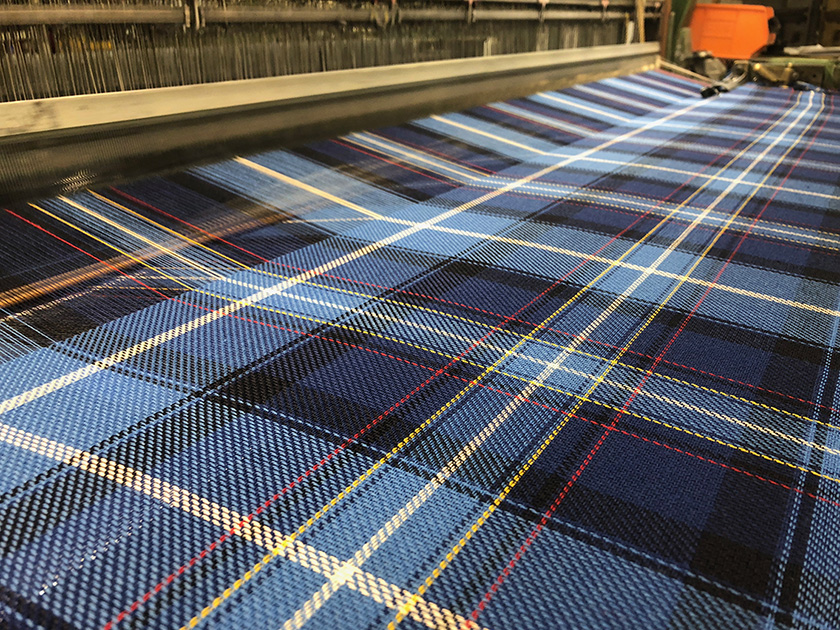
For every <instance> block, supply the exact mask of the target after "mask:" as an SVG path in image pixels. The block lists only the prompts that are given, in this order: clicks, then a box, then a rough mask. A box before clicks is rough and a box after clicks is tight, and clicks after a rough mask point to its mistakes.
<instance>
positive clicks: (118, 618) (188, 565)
mask: <svg viewBox="0 0 840 630" xmlns="http://www.w3.org/2000/svg"><path fill="white" fill-rule="evenodd" d="M644 216H646V215H643V216H640V217H639V218H637V219H636V221H634V222H633V223H631V224H630V225H628V226H627V227H626V228H625V229H624V230H622V231H621V232H619V233H618V234H616V235H615V236H613V237H612V238H611V239H610V240H609V241H608V242H607V243H605V244H604V245H603V246H601V247H600V248H599V249H598V250H597V251H596V252H595V253H594V254H592V255H591V256H593V257H594V256H597V255H598V254H599V253H600V252H601V251H603V250H604V249H605V248H607V247H608V246H609V245H611V244H612V243H613V242H615V241H616V240H618V239H619V238H620V237H621V236H622V235H623V234H624V233H625V232H627V231H628V230H630V229H632V228H633V226H635V224H636V223H638V222H639V221H641V220H642V219H643V218H644ZM587 262H589V260H583V261H581V262H579V263H578V264H577V265H576V266H575V267H574V268H573V269H572V270H570V271H569V272H568V273H566V274H565V275H564V276H563V277H562V278H559V279H558V280H556V281H555V282H554V283H553V284H551V285H550V286H549V287H548V288H546V289H545V290H544V291H543V292H542V293H540V294H539V295H537V296H536V297H534V298H533V299H532V300H530V301H529V302H528V303H527V304H525V305H524V306H522V307H521V308H519V309H518V310H517V311H516V312H515V313H513V315H508V316H506V317H505V319H504V321H503V322H501V323H500V324H498V325H497V328H494V329H492V330H490V331H488V332H487V333H486V334H485V335H484V336H483V337H481V338H480V339H479V340H477V341H475V342H473V343H472V344H471V345H470V346H469V347H468V348H467V349H465V350H464V351H463V352H461V354H459V355H458V356H457V357H455V358H454V359H452V360H451V361H450V362H449V363H447V364H446V365H445V366H444V367H443V368H440V369H439V370H437V371H436V372H435V373H434V374H433V375H432V376H430V377H429V378H428V379H426V380H425V381H424V382H423V383H421V384H420V385H419V386H417V387H416V388H415V389H414V390H412V391H411V392H409V393H408V394H407V395H406V396H404V397H403V398H402V399H400V401H398V402H397V403H395V404H394V405H392V406H391V408H389V409H388V410H387V411H386V412H385V413H383V414H381V415H380V416H379V417H377V418H376V419H375V420H374V421H372V422H371V423H369V424H368V425H367V426H365V427H364V428H363V429H362V430H361V431H359V432H358V433H357V434H356V435H354V436H353V437H351V438H348V439H347V440H345V441H344V442H343V443H342V444H341V445H340V446H338V447H337V448H336V449H334V450H333V451H332V452H331V453H329V454H328V455H327V456H326V457H324V458H323V459H322V460H321V461H319V462H317V463H316V464H314V465H313V466H311V467H310V468H309V469H307V470H306V471H304V472H303V473H301V475H300V476H298V478H297V479H296V480H295V481H293V482H292V483H290V484H288V485H287V486H286V487H284V488H282V489H281V490H279V491H278V492H276V493H275V494H274V495H273V496H272V497H271V498H269V499H267V500H266V501H265V502H263V504H262V505H260V506H259V507H258V508H257V509H256V510H254V511H253V512H251V513H250V514H249V515H248V516H246V517H245V518H243V519H242V521H241V522H240V523H237V524H236V525H234V527H233V528H231V529H230V530H228V531H227V532H226V533H225V534H223V535H222V536H221V537H220V538H219V539H217V540H216V541H215V542H213V543H211V545H213V547H215V546H217V545H219V544H221V543H222V542H224V541H225V540H227V539H228V538H230V537H231V536H232V535H233V534H234V533H235V532H236V530H237V529H239V528H241V527H242V525H244V524H245V523H247V522H249V521H251V520H252V519H253V518H254V517H255V516H256V515H257V514H260V513H261V512H263V511H264V510H265V509H267V508H268V507H269V506H270V505H271V504H272V503H274V502H275V501H277V499H279V498H280V497H281V496H282V495H283V494H285V493H286V492H287V491H288V490H290V489H291V488H293V487H294V486H295V485H297V484H298V483H300V482H303V481H304V480H305V479H306V478H307V477H309V476H310V475H311V474H312V473H313V472H315V471H316V470H317V469H318V468H320V467H321V466H323V465H325V464H326V463H328V462H329V461H330V460H331V459H332V458H333V457H335V456H336V455H337V454H338V453H340V452H341V451H342V450H344V449H345V448H346V447H347V446H349V445H350V444H352V443H353V442H355V441H356V440H357V439H358V438H359V437H361V436H362V435H363V434H364V433H365V432H367V431H368V430H370V429H371V428H373V427H374V426H375V425H376V424H378V423H379V422H380V421H381V420H382V419H384V418H385V417H386V416H387V415H389V414H390V413H391V412H393V411H394V410H395V409H397V407H399V406H400V405H402V404H403V403H404V402H406V401H407V400H408V399H409V398H410V397H411V396H413V395H414V394H415V393H416V392H418V391H419V390H420V389H421V388H423V387H425V386H426V385H427V384H428V383H430V382H432V381H433V380H434V379H435V378H437V377H438V376H440V375H441V374H444V373H445V372H446V370H448V369H449V368H450V367H451V366H452V365H454V364H455V363H456V362H458V361H459V360H460V359H461V358H463V357H464V356H465V355H466V354H468V353H469V352H471V351H472V350H473V349H474V348H476V347H477V346H479V345H480V344H481V343H483V342H484V341H485V340H486V339H488V338H489V337H490V336H492V335H493V334H495V332H497V331H498V330H499V329H500V328H501V327H502V326H505V325H507V324H508V323H510V322H511V321H514V319H515V317H516V316H517V315H519V314H520V313H521V312H522V311H524V310H526V309H527V308H529V307H530V306H531V305H533V304H534V303H536V302H537V301H538V300H540V299H542V297H544V296H545V295H546V294H548V293H549V292H550V291H552V290H553V289H554V288H555V287H557V286H558V285H559V284H561V283H562V282H563V281H564V280H565V279H566V278H568V277H569V276H571V275H572V274H573V273H575V272H576V271H578V269H580V268H581V267H583V266H584V265H585V264H586V263H587ZM211 550H212V548H211V547H210V546H208V547H205V549H204V550H202V551H200V552H199V553H198V554H196V555H195V556H193V557H192V558H191V559H190V560H189V561H187V562H186V563H185V564H183V565H181V566H180V567H179V568H178V569H176V570H175V571H173V572H172V573H171V574H169V575H168V576H166V577H165V578H163V579H162V580H160V581H159V582H158V583H157V584H155V585H154V586H152V587H151V588H150V589H149V590H147V592H146V593H144V594H143V595H142V596H140V598H138V599H137V600H135V601H134V602H132V603H131V604H130V605H129V606H128V607H127V608H126V609H125V610H123V611H122V612H120V613H119V614H118V615H117V616H116V617H115V618H114V619H112V620H111V621H109V622H108V623H106V624H105V625H104V626H103V630H110V629H111V628H113V626H114V625H115V624H117V623H119V622H120V621H121V620H122V619H125V618H126V617H127V616H128V615H129V614H130V613H131V612H132V606H135V605H140V604H142V603H145V602H146V601H148V600H149V599H150V598H151V597H152V596H153V595H154V594H155V593H157V592H160V590H161V589H162V588H163V587H164V586H166V585H168V584H171V583H172V582H173V581H174V580H175V579H176V578H177V576H179V575H182V574H183V573H185V572H186V570H187V569H188V568H191V567H192V566H194V565H195V564H197V563H198V562H199V560H200V559H203V558H204V557H205V556H206V555H207V554H208V553H209V551H211Z"/></svg>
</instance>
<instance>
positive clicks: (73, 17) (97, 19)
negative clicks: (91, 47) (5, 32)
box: [0, 6, 184, 26]
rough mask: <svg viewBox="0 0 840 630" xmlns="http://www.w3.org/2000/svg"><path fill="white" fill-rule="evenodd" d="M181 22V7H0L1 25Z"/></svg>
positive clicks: (182, 11)
mask: <svg viewBox="0 0 840 630" xmlns="http://www.w3.org/2000/svg"><path fill="white" fill-rule="evenodd" d="M183 23H184V9H183V8H181V7H171V8H167V7H139V6H138V7H131V8H129V7H80V6H75V7H30V8H26V9H19V8H16V7H9V6H5V7H0V26H34V25H38V24H183Z"/></svg>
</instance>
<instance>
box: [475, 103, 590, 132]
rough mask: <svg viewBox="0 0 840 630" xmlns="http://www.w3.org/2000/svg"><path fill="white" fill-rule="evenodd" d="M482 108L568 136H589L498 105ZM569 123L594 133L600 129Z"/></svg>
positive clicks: (546, 115)
mask: <svg viewBox="0 0 840 630" xmlns="http://www.w3.org/2000/svg"><path fill="white" fill-rule="evenodd" d="M481 109H489V110H491V111H494V112H499V113H500V114H502V115H504V116H509V117H511V118H516V119H517V120H521V121H523V122H526V123H529V124H532V125H539V126H540V127H545V128H546V129H550V130H552V131H555V132H560V133H565V134H566V135H567V136H577V137H578V138H586V137H587V135H586V134H585V133H575V132H574V131H566V130H564V129H561V128H559V127H552V126H551V125H549V124H547V123H544V122H539V121H537V120H531V119H530V118H525V117H524V116H518V115H517V114H511V113H510V112H506V111H503V110H501V109H499V108H498V107H491V106H490V105H484V106H482V107H481ZM522 109H524V110H526V111H529V112H531V113H534V114H537V115H538V116H545V117H546V118H554V117H553V116H551V115H549V114H545V113H541V112H536V111H534V110H532V109H529V108H527V107H522ZM557 120H558V121H561V122H565V121H562V120H561V119H559V118H558V119H557ZM567 124H569V125H572V126H574V127H580V128H581V129H585V130H586V131H591V132H592V133H598V131H599V130H598V129H593V128H592V127H587V126H586V125H579V124H577V123H567Z"/></svg>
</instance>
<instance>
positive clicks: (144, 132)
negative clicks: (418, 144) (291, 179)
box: [0, 43, 659, 200]
mask: <svg viewBox="0 0 840 630" xmlns="http://www.w3.org/2000/svg"><path fill="white" fill-rule="evenodd" d="M658 50H659V46H658V44H655V43H653V44H630V45H619V46H597V47H592V48H579V49H571V50H559V51H549V52H536V53H524V54H517V55H498V56H490V57H480V58H471V59H457V60H448V61H434V62H426V63H413V64H402V65H398V66H384V67H374V68H363V69H357V70H341V71H336V72H325V73H317V74H308V75H293V76H285V77H276V78H268V79H252V80H247V81H231V82H224V83H211V84H203V85H190V86H182V87H172V88H158V89H152V90H137V91H130V92H115V93H107V94H93V95H86V96H68V97H60V98H53V99H42V100H33V101H17V102H12V103H2V104H0V200H11V199H20V198H31V197H33V196H39V195H47V194H52V193H55V192H58V191H66V190H70V189H74V188H78V187H83V186H89V185H91V184H95V183H102V182H106V181H114V180H120V179H125V178H136V177H139V176H142V175H147V174H151V173H154V172H159V171H165V170H170V169H174V168H179V167H184V166H186V165H189V164H193V163H196V162H206V161H211V160H217V159H222V158H225V157H229V156H231V155H235V154H237V153H242V152H245V151H256V150H261V149H267V148H271V147H277V146H288V145H299V144H302V143H305V142H308V141H311V140H314V139H317V138H325V137H332V136H335V135H340V134H343V133H347V132H349V131H353V130H357V129H363V128H370V127H381V126H386V125H391V124H397V123H400V122H403V121H405V120H409V119H412V118H416V117H420V116H425V115H429V114H433V113H442V112H446V111H452V110H459V109H465V108H468V107H472V106H476V105H480V104H484V103H487V102H491V101H495V100H502V99H508V98H516V97H521V96H525V95H528V94H532V93H535V92H539V91H543V90H548V89H557V88H561V87H565V86H568V85H573V84H575V83H580V82H582V81H590V80H595V79H598V78H603V77H607V76H617V75H622V74H629V73H632V72H638V71H640V70H643V69H646V68H651V67H653V66H654V65H655V64H656V61H657V53H658Z"/></svg>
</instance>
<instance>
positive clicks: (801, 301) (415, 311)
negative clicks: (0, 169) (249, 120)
mask: <svg viewBox="0 0 840 630" xmlns="http://www.w3.org/2000/svg"><path fill="white" fill-rule="evenodd" d="M697 93H698V87H697V86H696V85H694V84H693V83H691V82H690V81H688V80H685V79H680V78H677V77H675V76H672V75H669V74H667V73H664V72H659V71H656V72H647V73H642V74H639V75H636V76H633V77H627V78H619V79H609V80H604V81H600V82H597V83H593V84H589V85H584V86H578V87H574V88H569V89H567V90H563V91H560V92H549V93H543V94H537V95H534V96H532V97H529V98H525V99H520V100H516V101H511V102H507V103H496V104H492V105H488V106H486V107H480V108H476V109H474V110H470V111H467V112H463V113H457V114H450V115H445V116H435V117H431V118H429V119H424V120H418V121H414V122H411V123H408V124H405V125H402V126H399V127H394V128H388V129H382V130H378V131H375V132H365V133H358V134H351V135H349V136H347V137H344V138H338V139H335V140H330V141H324V142H318V143H313V144H311V145H309V146H307V147H304V148H301V149H298V150H294V151H292V150H289V151H276V152H270V153H264V154H260V155H256V156H251V157H248V158H239V159H236V160H233V161H230V162H226V163H221V164H215V165H211V166H203V167H197V168H193V169H190V170H188V171H185V172H183V173H180V174H175V175H171V176H168V177H161V178H154V179H150V180H148V181H143V182H139V183H132V184H127V185H122V186H119V187H115V188H105V189H102V190H96V191H84V192H79V193H75V194H72V195H68V196H66V197H58V198H55V199H46V200H42V201H39V202H36V203H32V204H21V205H19V206H14V207H8V208H6V209H4V211H3V212H0V222H2V229H3V234H4V238H3V241H2V248H0V265H2V279H0V282H1V283H2V284H0V289H2V291H3V292H2V294H0V308H2V311H0V317H1V318H2V319H0V392H2V400H0V492H2V495H0V523H2V528H0V625H2V627H9V628H35V627H38V628H80V629H89V628H91V629H93V628H96V629H101V630H110V629H113V628H119V629H120V630H122V629H123V628H125V629H129V628H182V627H187V628H191V627H196V626H199V627H206V628H299V627H304V626H306V627H311V628H322V627H335V628H365V627H371V628H373V627H389V628H394V627H402V628H405V629H409V628H412V629H414V628H417V629H421V628H432V629H443V628H447V629H452V630H454V629H456V628H490V629H502V628H523V627H540V628H566V627H568V628H593V627H594V628H668V627H678V628H699V627H707V628H718V627H720V628H733V627H739V628H769V627H779V628H836V627H840V596H838V592H840V591H838V587H840V542H838V540H840V538H838V534H840V485H838V484H840V470H838V468H839V467H840V459H838V455H840V433H838V430H840V400H838V397H840V391H838V388H837V381H838V360H840V356H838V351H837V348H838V339H837V332H838V330H837V329H838V322H840V319H838V318H840V304H838V300H839V299H840V294H839V293H838V291H837V285H838V282H840V266H838V264H837V256H838V247H840V213H838V208H840V206H838V199H840V188H838V184H840V181H838V172H839V171H838V158H837V154H838V148H840V132H839V131H838V129H840V127H838V122H840V119H838V113H837V112H836V111H835V102H834V101H835V98H834V97H833V96H831V95H828V94H820V93H797V92H792V91H788V90H782V89H762V88H758V87H755V86H745V87H742V88H739V89H738V90H737V91H735V92H734V93H731V94H726V95H723V96H721V97H719V98H716V99H712V100H706V101H703V100H701V99H699V97H698V95H697Z"/></svg>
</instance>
